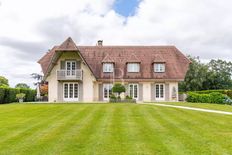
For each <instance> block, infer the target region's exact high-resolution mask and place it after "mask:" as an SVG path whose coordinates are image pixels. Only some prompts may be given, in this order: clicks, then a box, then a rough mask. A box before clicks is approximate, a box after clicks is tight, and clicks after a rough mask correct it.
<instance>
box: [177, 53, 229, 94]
mask: <svg viewBox="0 0 232 155" xmlns="http://www.w3.org/2000/svg"><path fill="white" fill-rule="evenodd" d="M189 59H190V60H191V61H192V63H191V64H190V65H189V70H188V71H187V74H186V77H185V80H184V82H181V83H179V91H184V92H185V91H197V90H210V89H231V88H232V79H231V77H232V62H227V61H224V60H220V59H218V60H214V59H212V60H211V61H210V62H209V63H206V64H204V63H201V62H200V59H199V57H197V58H196V57H189Z"/></svg>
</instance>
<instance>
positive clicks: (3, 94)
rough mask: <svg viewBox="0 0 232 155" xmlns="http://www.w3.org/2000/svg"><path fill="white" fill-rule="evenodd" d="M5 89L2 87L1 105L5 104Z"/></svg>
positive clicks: (0, 88) (0, 92) (0, 94)
mask: <svg viewBox="0 0 232 155" xmlns="http://www.w3.org/2000/svg"><path fill="white" fill-rule="evenodd" d="M4 96H5V89H4V88H2V87H0V104H2V103H4V102H3V101H4Z"/></svg>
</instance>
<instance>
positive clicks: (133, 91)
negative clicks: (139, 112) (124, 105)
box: [129, 84, 139, 100]
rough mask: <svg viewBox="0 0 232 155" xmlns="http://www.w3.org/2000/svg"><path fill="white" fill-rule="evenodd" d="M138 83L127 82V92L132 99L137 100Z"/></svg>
mask: <svg viewBox="0 0 232 155" xmlns="http://www.w3.org/2000/svg"><path fill="white" fill-rule="evenodd" d="M138 88H139V85H138V84H129V94H130V97H132V98H133V99H136V100H138V94H139V93H138V92H139V89H138Z"/></svg>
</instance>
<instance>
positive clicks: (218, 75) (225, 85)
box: [203, 59, 232, 89]
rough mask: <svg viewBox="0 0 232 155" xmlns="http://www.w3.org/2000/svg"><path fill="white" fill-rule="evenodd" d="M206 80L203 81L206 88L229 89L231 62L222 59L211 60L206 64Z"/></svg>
mask: <svg viewBox="0 0 232 155" xmlns="http://www.w3.org/2000/svg"><path fill="white" fill-rule="evenodd" d="M207 65H208V68H209V71H208V75H207V80H206V81H205V83H203V85H204V87H205V88H208V89H231V88H232V80H231V76H232V62H227V61H224V60H220V59H218V60H214V59H213V60H211V61H210V62H209V63H208V64H207Z"/></svg>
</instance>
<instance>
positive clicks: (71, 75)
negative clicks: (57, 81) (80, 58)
mask: <svg viewBox="0 0 232 155" xmlns="http://www.w3.org/2000/svg"><path fill="white" fill-rule="evenodd" d="M68 63H70V70H68V68H67V67H68ZM72 63H74V64H75V69H74V70H73V69H72ZM76 69H77V63H76V61H73V60H67V61H65V70H66V73H65V74H66V75H65V76H66V77H71V78H72V77H75V76H76ZM68 73H69V75H68Z"/></svg>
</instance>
